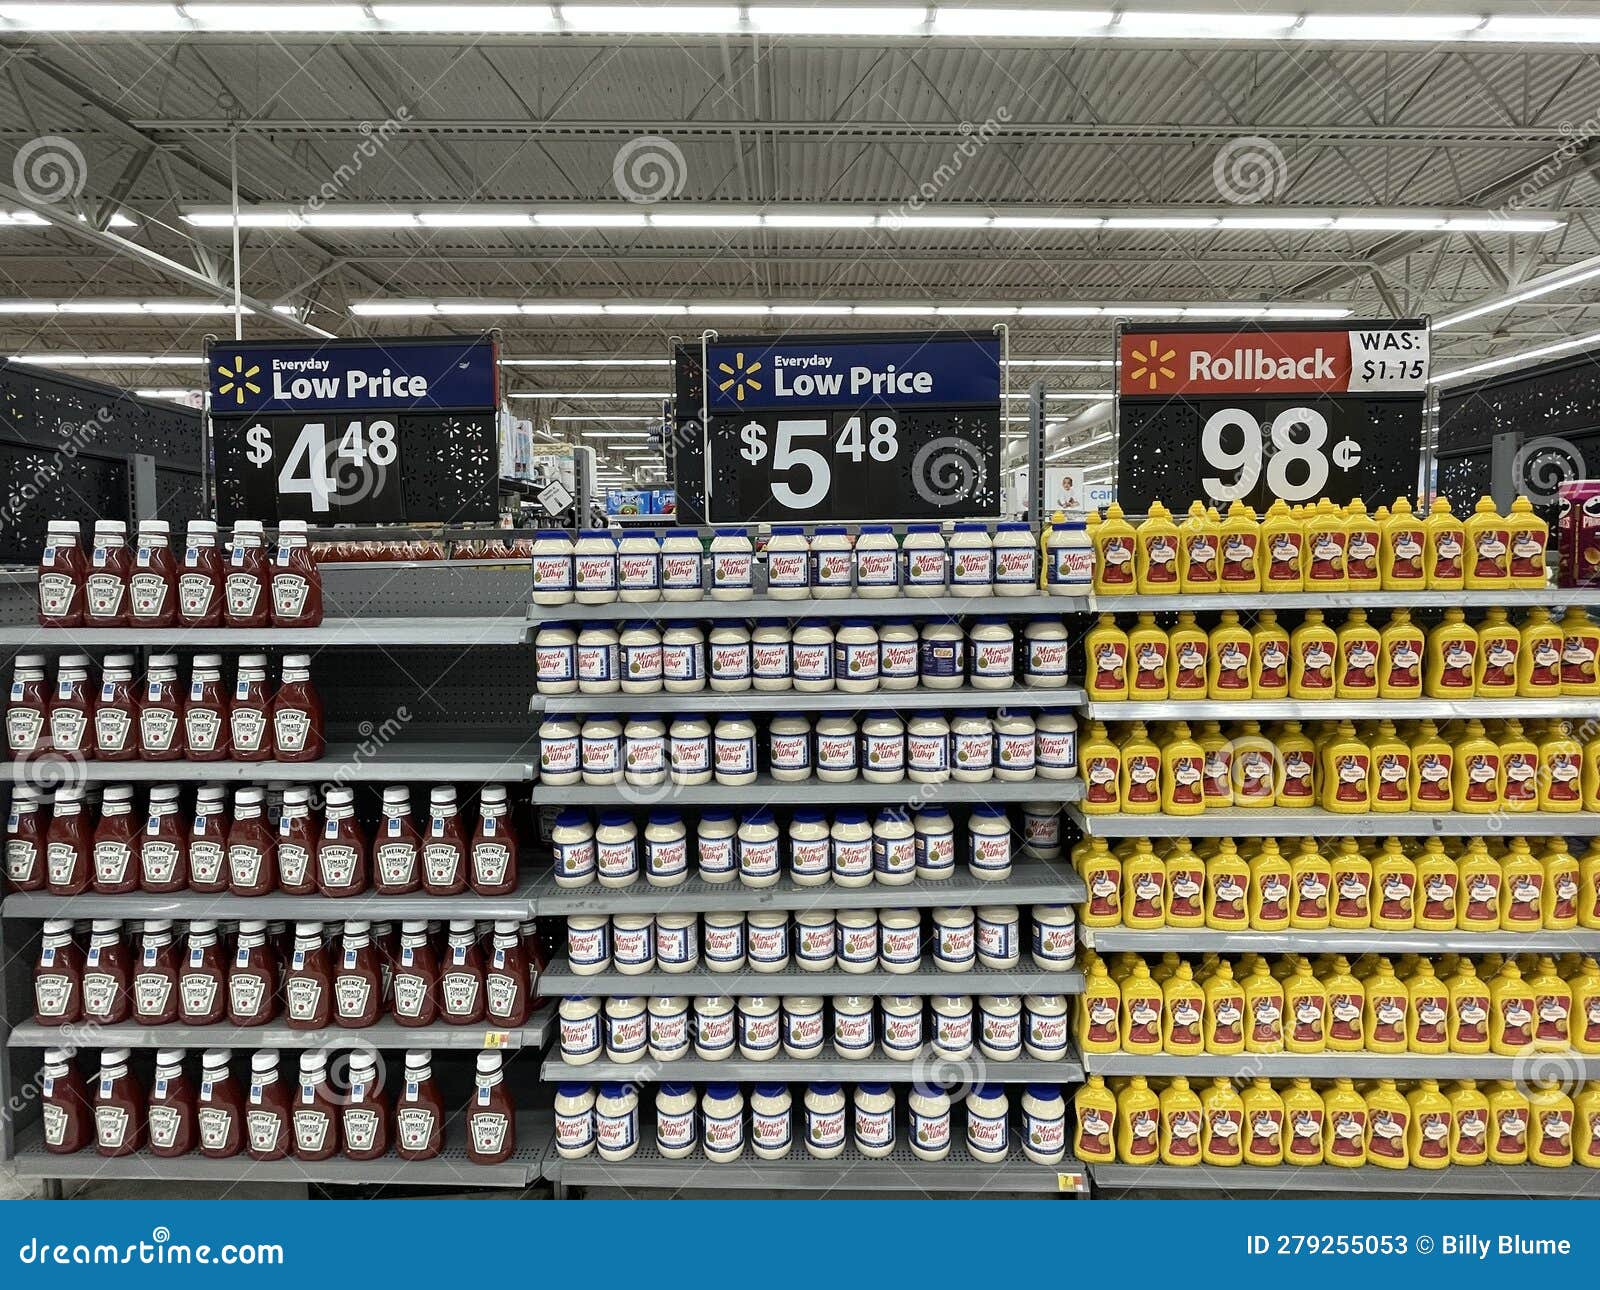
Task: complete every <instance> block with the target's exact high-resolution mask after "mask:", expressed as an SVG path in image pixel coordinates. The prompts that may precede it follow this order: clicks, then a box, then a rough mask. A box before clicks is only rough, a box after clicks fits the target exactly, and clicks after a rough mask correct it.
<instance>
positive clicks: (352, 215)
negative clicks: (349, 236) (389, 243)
mask: <svg viewBox="0 0 1600 1290" xmlns="http://www.w3.org/2000/svg"><path fill="white" fill-rule="evenodd" d="M300 222H301V223H303V224H304V225H305V226H306V227H307V228H415V227H416V226H417V217H416V216H415V215H412V214H409V213H407V212H404V211H363V212H359V213H358V212H354V211H351V212H348V213H347V212H344V211H309V212H307V213H306V214H304V215H302V216H301V217H300Z"/></svg>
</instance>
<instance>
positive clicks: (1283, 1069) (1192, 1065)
mask: <svg viewBox="0 0 1600 1290" xmlns="http://www.w3.org/2000/svg"><path fill="white" fill-rule="evenodd" d="M1083 1069H1084V1070H1086V1071H1088V1072H1089V1073H1090V1074H1093V1075H1151V1076H1159V1075H1188V1076H1191V1077H1198V1078H1202V1079H1204V1078H1211V1077H1219V1076H1220V1077H1223V1078H1230V1079H1241V1078H1249V1079H1255V1078H1261V1077H1271V1078H1273V1079H1279V1078H1282V1079H1291V1078H1293V1077H1294V1076H1296V1075H1304V1076H1308V1077H1309V1078H1311V1079H1337V1078H1339V1077H1341V1076H1343V1077H1344V1078H1346V1079H1509V1080H1519V1081H1523V1082H1526V1081H1528V1080H1530V1079H1532V1080H1537V1079H1539V1078H1557V1077H1559V1078H1560V1079H1562V1080H1567V1081H1571V1080H1581V1079H1582V1080H1587V1079H1595V1078H1596V1077H1600V1056H1585V1055H1584V1054H1583V1053H1576V1052H1559V1053H1539V1052H1528V1053H1522V1054H1519V1055H1517V1056H1515V1057H1507V1056H1503V1055H1501V1054H1499V1053H1481V1054H1477V1055H1468V1054H1465V1053H1441V1054H1438V1055H1437V1056H1435V1055H1432V1054H1426V1053H1236V1054H1234V1055H1233V1056H1231V1057H1221V1056H1217V1055H1214V1054H1211V1053H1202V1054H1200V1055H1198V1056H1195V1057H1179V1056H1175V1055H1174V1054H1171V1053H1156V1054H1154V1055H1151V1056H1145V1055H1143V1054H1140V1053H1085V1054H1083Z"/></svg>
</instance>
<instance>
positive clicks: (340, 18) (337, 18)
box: [183, 4, 372, 31]
mask: <svg viewBox="0 0 1600 1290" xmlns="http://www.w3.org/2000/svg"><path fill="white" fill-rule="evenodd" d="M183 12H184V13H186V14H187V15H188V16H189V17H191V18H193V19H194V20H195V22H196V23H198V24H199V25H200V26H201V27H203V28H205V29H206V30H208V31H361V30H363V29H365V28H368V27H370V26H371V25H372V24H371V23H370V22H369V21H368V19H367V14H366V10H365V9H364V8H363V7H362V6H361V5H358V4H186V5H185V6H184V7H183Z"/></svg>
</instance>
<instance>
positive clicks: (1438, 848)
mask: <svg viewBox="0 0 1600 1290" xmlns="http://www.w3.org/2000/svg"><path fill="white" fill-rule="evenodd" d="M1416 864H1417V897H1416V902H1415V904H1416V911H1417V917H1416V924H1417V930H1418V931H1419V932H1453V931H1455V929H1456V901H1457V896H1458V894H1459V888H1460V884H1461V871H1460V870H1459V869H1458V868H1457V867H1456V861H1455V857H1454V856H1451V855H1448V854H1446V852H1445V849H1444V842H1443V841H1442V840H1441V839H1439V838H1428V839H1427V840H1426V841H1425V842H1424V843H1423V844H1422V854H1421V855H1420V856H1418V857H1417V861H1416Z"/></svg>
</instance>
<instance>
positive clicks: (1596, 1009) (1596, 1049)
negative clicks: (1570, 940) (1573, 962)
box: [1567, 954, 1600, 1055]
mask: <svg viewBox="0 0 1600 1290" xmlns="http://www.w3.org/2000/svg"><path fill="white" fill-rule="evenodd" d="M1567 988H1568V989H1570V990H1571V991H1572V1021H1571V1026H1570V1029H1571V1032H1572V1047H1573V1048H1574V1049H1575V1050H1576V1051H1577V1052H1580V1053H1587V1054H1590V1055H1593V1054H1595V1053H1600V962H1596V960H1595V957H1594V955H1592V954H1585V955H1584V956H1583V958H1582V959H1581V961H1580V963H1579V966H1578V967H1577V968H1576V970H1574V971H1573V972H1571V973H1570V974H1569V975H1568V977H1567Z"/></svg>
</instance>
